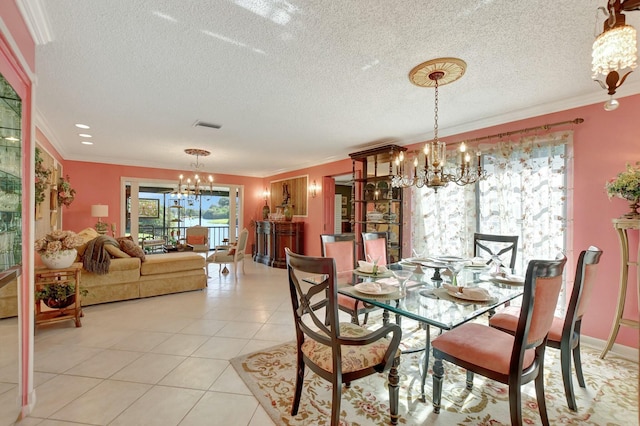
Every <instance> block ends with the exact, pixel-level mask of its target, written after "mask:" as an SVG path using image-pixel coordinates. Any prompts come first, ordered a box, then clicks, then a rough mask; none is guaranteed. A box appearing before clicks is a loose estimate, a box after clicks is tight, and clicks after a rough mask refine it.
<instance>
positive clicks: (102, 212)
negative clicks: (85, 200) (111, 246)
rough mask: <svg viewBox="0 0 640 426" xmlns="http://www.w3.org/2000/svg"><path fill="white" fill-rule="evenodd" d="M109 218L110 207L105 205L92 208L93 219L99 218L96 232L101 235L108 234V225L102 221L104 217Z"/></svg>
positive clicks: (96, 205) (95, 205)
mask: <svg viewBox="0 0 640 426" xmlns="http://www.w3.org/2000/svg"><path fill="white" fill-rule="evenodd" d="M108 216H109V206H106V205H104V204H94V205H92V206H91V217H97V218H98V222H97V223H96V231H97V232H98V234H100V235H104V234H106V233H107V224H106V223H104V222H103V221H102V218H103V217H108Z"/></svg>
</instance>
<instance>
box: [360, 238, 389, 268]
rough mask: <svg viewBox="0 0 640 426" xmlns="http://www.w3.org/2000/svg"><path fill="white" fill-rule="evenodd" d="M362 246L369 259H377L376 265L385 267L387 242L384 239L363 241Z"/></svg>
mask: <svg viewBox="0 0 640 426" xmlns="http://www.w3.org/2000/svg"><path fill="white" fill-rule="evenodd" d="M364 246H365V248H364V252H365V253H366V254H367V255H368V256H370V257H371V259H378V265H381V266H386V265H387V240H385V239H384V238H378V239H377V240H365V241H364ZM367 260H369V259H367Z"/></svg>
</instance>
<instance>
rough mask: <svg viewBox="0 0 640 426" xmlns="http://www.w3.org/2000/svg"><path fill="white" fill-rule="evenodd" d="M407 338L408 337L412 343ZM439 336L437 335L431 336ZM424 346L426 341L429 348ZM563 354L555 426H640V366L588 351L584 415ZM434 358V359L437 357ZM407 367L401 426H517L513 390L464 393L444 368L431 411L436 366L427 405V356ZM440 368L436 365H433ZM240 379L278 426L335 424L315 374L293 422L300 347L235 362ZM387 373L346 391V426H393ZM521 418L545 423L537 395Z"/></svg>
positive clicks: (551, 385)
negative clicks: (571, 399)
mask: <svg viewBox="0 0 640 426" xmlns="http://www.w3.org/2000/svg"><path fill="white" fill-rule="evenodd" d="M403 329H405V338H404V340H403V341H404V342H409V344H415V343H418V344H419V343H420V342H419V340H420V337H421V336H422V338H424V331H422V330H419V329H418V328H416V329H415V330H413V333H412V332H411V331H409V332H408V333H407V331H406V327H403ZM406 334H409V335H408V336H406ZM432 334H435V333H432ZM422 344H423V345H424V341H422ZM559 354H560V351H558V350H554V349H547V351H546V357H545V393H546V400H547V411H548V414H549V421H550V422H551V424H554V425H560V424H562V425H609V426H613V425H624V426H628V425H636V424H638V364H637V363H635V362H632V361H629V360H626V359H624V358H621V357H618V356H616V355H615V354H613V353H611V352H609V353H608V354H607V357H606V358H605V359H604V360H601V359H600V358H599V353H598V352H596V351H595V350H594V349H591V348H589V347H583V348H582V366H583V373H584V377H585V381H586V385H587V387H586V389H583V388H580V387H579V386H578V383H577V380H576V379H575V377H574V382H573V383H574V391H575V393H576V401H577V404H578V412H573V411H570V410H569V409H568V408H567V405H566V399H565V395H564V387H563V384H562V375H561V373H560V359H559ZM432 358H433V357H432ZM401 359H402V361H401V365H400V369H399V372H400V407H399V412H400V419H399V424H401V425H510V424H511V421H510V416H509V396H508V391H507V389H508V388H507V386H505V385H503V384H501V383H497V382H494V381H492V380H489V379H485V378H484V377H481V376H479V375H476V376H475V380H474V386H473V389H472V390H467V389H466V387H465V371H464V370H462V369H460V368H458V367H456V366H454V365H452V364H449V363H447V362H445V363H444V367H445V378H444V383H443V392H442V409H441V411H440V414H435V413H434V412H433V406H432V400H431V395H432V383H431V381H432V376H431V374H432V370H431V368H432V365H430V366H429V375H428V376H427V382H426V399H427V401H426V403H425V402H422V401H421V400H420V375H419V367H418V365H419V364H420V362H421V353H414V354H405V355H403V356H402V358H401ZM432 363H433V359H431V361H430V364H432ZM231 364H232V365H233V366H234V368H235V369H236V371H237V372H238V374H239V375H240V377H242V379H243V380H244V382H245V383H246V384H247V386H248V387H249V389H251V392H252V393H253V394H254V395H255V397H256V398H257V399H258V400H259V401H260V404H262V406H263V407H264V409H265V410H266V411H267V413H268V414H269V416H270V417H271V418H272V419H273V421H274V422H275V423H276V424H277V425H292V426H293V425H296V426H297V425H328V424H329V423H330V414H331V385H330V384H329V383H328V382H326V381H325V380H323V379H321V378H320V377H318V376H317V375H315V374H314V373H312V372H311V371H310V370H309V369H308V368H307V369H306V370H305V371H306V375H305V382H304V388H303V392H302V399H301V401H300V408H299V410H298V414H297V415H296V416H291V415H290V411H291V401H292V397H293V392H294V389H295V368H296V345H295V342H291V343H285V344H282V345H279V346H275V347H272V348H269V349H265V350H262V351H258V352H254V353H251V354H248V355H244V356H241V357H238V358H234V359H233V360H231ZM388 395H389V394H388V390H387V373H384V374H379V375H372V376H369V377H365V378H363V379H360V380H357V381H354V382H352V383H351V387H350V388H345V387H343V391H342V406H341V411H342V415H341V425H342V426H358V425H380V424H389V406H388V398H389V397H388ZM522 414H523V423H524V424H525V425H538V424H541V421H540V415H539V413H538V405H537V402H536V397H535V388H534V385H533V382H532V383H528V384H526V385H524V386H523V387H522Z"/></svg>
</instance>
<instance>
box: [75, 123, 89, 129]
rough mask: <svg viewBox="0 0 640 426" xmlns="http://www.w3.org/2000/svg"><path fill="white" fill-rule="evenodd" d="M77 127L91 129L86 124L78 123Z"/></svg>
mask: <svg viewBox="0 0 640 426" xmlns="http://www.w3.org/2000/svg"><path fill="white" fill-rule="evenodd" d="M76 127H77V128H78V129H89V128H90V127H89V126H87V125H86V124H76Z"/></svg>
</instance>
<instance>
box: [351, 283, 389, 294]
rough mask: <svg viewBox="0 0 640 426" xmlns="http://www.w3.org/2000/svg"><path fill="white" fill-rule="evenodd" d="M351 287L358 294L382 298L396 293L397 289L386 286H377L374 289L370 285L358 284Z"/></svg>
mask: <svg viewBox="0 0 640 426" xmlns="http://www.w3.org/2000/svg"><path fill="white" fill-rule="evenodd" d="M353 287H354V288H355V289H356V290H357V291H359V292H360V293H364V294H372V295H376V296H383V295H385V294H391V293H393V292H396V291H398V288H397V287H394V286H391V285H387V284H378V285H377V286H376V287H374V286H371V283H358V284H356V285H354V286H353Z"/></svg>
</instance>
